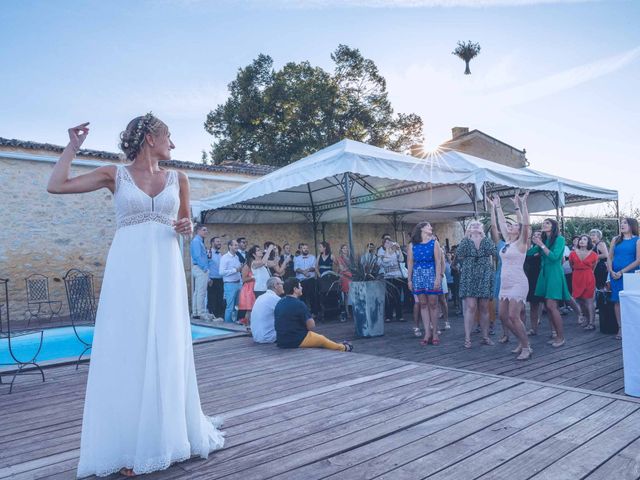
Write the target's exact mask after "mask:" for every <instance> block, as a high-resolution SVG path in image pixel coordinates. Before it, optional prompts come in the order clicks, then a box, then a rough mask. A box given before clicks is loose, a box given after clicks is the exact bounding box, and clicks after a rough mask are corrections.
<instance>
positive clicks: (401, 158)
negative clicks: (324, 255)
mask: <svg viewBox="0 0 640 480" xmlns="http://www.w3.org/2000/svg"><path fill="white" fill-rule="evenodd" d="M517 188H520V189H527V190H530V191H531V193H530V196H529V209H530V211H531V212H543V211H548V210H554V209H556V210H558V209H560V208H562V207H564V206H567V205H571V204H585V203H594V202H601V201H617V199H618V193H617V191H615V190H607V189H603V188H599V187H595V186H591V185H586V184H583V183H579V182H574V181H572V180H567V179H562V178H558V177H555V176H552V175H548V174H545V173H542V172H538V171H536V170H533V169H529V168H513V167H509V166H506V165H502V164H498V163H494V162H491V161H488V160H483V159H481V158H478V157H474V156H472V155H467V154H464V153H460V152H456V151H443V152H438V153H435V154H431V155H429V156H427V157H426V158H424V159H422V158H414V157H411V156H408V155H403V154H400V153H396V152H391V151H388V150H384V149H382V148H378V147H373V146H371V145H366V144H363V143H360V142H355V141H353V140H342V141H341V142H338V143H336V144H334V145H331V146H329V147H327V148H324V149H322V150H320V151H318V152H316V153H314V154H313V155H310V156H308V157H305V158H303V159H300V160H298V161H297V162H294V163H292V164H290V165H287V166H285V167H282V168H280V169H278V170H276V171H274V172H272V173H270V174H268V175H265V176H264V177H261V178H259V179H256V180H254V181H252V182H249V183H247V184H245V185H243V186H241V187H238V188H236V189H233V190H230V191H227V192H222V193H219V194H217V195H213V196H211V197H208V198H204V199H202V200H200V201H194V202H192V212H193V214H194V216H200V217H201V219H202V220H203V221H206V222H207V223H247V224H250V223H253V224H255V223H299V222H301V221H308V222H310V223H313V224H314V225H315V224H317V223H318V222H347V223H349V224H351V222H354V223H384V222H386V221H387V220H389V219H390V217H392V216H393V217H394V218H397V217H398V216H400V217H401V218H402V219H403V221H404V222H409V223H415V222H418V221H421V220H423V219H425V218H427V219H429V220H430V221H436V222H437V221H442V220H446V219H460V218H467V217H471V216H477V214H478V212H479V211H480V210H482V209H484V205H483V200H484V199H485V196H488V195H490V194H491V193H494V192H495V193H498V194H499V195H500V196H501V197H507V196H512V195H513V193H514V191H515V189H517ZM346 192H350V195H347V194H346ZM510 203H511V202H508V203H505V208H508V207H509V204H510ZM314 232H315V229H314ZM349 232H350V233H351V228H349ZM350 236H351V235H350Z"/></svg>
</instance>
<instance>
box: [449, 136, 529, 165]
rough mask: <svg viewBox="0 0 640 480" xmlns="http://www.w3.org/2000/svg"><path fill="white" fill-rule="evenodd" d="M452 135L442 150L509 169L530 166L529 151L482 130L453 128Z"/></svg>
mask: <svg viewBox="0 0 640 480" xmlns="http://www.w3.org/2000/svg"><path fill="white" fill-rule="evenodd" d="M451 134H452V135H451V140H447V141H446V142H445V143H443V144H442V145H441V148H445V149H450V150H456V151H458V152H463V153H468V154H469V155H473V156H474V157H479V158H484V159H485V160H491V161H492V162H496V163H501V164H503V165H508V166H509V167H514V168H522V167H527V166H529V161H528V160H527V157H526V154H527V151H526V150H525V149H524V148H523V149H522V150H519V149H517V148H515V147H512V146H511V145H509V144H507V143H504V142H503V141H501V140H498V139H497V138H494V137H492V136H491V135H487V134H486V133H484V132H481V131H480V130H471V131H469V129H468V128H467V127H453V128H452V129H451Z"/></svg>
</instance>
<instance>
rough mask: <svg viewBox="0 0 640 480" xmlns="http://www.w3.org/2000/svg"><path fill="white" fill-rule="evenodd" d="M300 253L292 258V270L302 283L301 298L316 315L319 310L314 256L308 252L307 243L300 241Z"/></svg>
mask: <svg viewBox="0 0 640 480" xmlns="http://www.w3.org/2000/svg"><path fill="white" fill-rule="evenodd" d="M299 247H300V255H297V256H296V257H294V259H293V270H294V271H295V272H296V278H297V279H298V280H300V282H301V283H302V287H303V288H302V292H303V293H302V298H301V300H302V301H303V302H305V303H307V304H308V305H309V308H310V310H311V314H312V315H314V316H315V315H317V314H318V311H319V306H318V294H317V290H316V288H317V286H316V257H315V256H314V255H311V254H310V253H309V245H307V244H306V243H301V244H300V245H299Z"/></svg>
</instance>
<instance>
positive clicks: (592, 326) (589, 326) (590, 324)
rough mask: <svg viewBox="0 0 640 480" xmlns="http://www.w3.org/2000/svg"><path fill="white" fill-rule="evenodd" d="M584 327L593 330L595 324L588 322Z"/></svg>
mask: <svg viewBox="0 0 640 480" xmlns="http://www.w3.org/2000/svg"><path fill="white" fill-rule="evenodd" d="M584 329H585V330H595V329H596V326H595V325H594V324H593V323H589V324H587V325H585V327H584Z"/></svg>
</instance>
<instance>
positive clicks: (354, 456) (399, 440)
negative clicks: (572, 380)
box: [275, 384, 560, 480]
mask: <svg viewBox="0 0 640 480" xmlns="http://www.w3.org/2000/svg"><path fill="white" fill-rule="evenodd" d="M490 389H491V386H488V387H486V388H485V390H489V391H490ZM559 393H560V392H553V391H552V390H549V389H541V388H538V387H535V386H533V385H527V384H519V385H517V386H515V387H513V388H510V389H507V390H502V391H500V392H496V393H493V394H491V395H488V396H484V397H482V398H480V401H475V402H471V403H467V404H465V405H462V406H460V407H458V408H454V409H451V410H449V411H448V412H445V413H443V414H442V415H440V416H438V417H435V418H433V419H430V420H429V421H427V422H423V423H420V424H418V425H415V426H413V427H411V428H408V429H405V430H403V431H401V432H396V433H394V434H393V435H389V436H386V437H382V438H379V439H372V440H371V441H370V442H368V443H365V444H364V445H362V446H359V447H356V448H353V449H349V450H346V451H345V452H342V453H339V454H337V455H332V456H330V457H328V458H326V459H322V460H319V461H316V462H314V463H310V464H308V465H305V466H303V467H299V468H296V469H294V470H289V471H288V472H286V473H283V474H281V475H278V476H276V477H275V478H278V479H292V480H293V479H299V478H314V477H315V478H325V477H327V476H328V475H332V474H338V475H336V477H339V478H360V477H358V475H357V472H356V471H355V470H354V469H352V470H349V471H345V470H347V469H349V468H351V467H355V466H356V465H360V464H365V463H367V464H368V465H371V466H372V467H373V464H371V463H370V462H379V463H381V461H384V460H383V459H382V456H383V455H387V456H390V457H392V458H393V459H394V461H401V458H400V457H399V456H398V454H399V455H402V454H403V452H405V451H406V450H407V448H410V445H411V444H412V443H413V442H415V441H417V440H420V439H422V438H424V437H427V436H428V435H432V434H434V433H436V432H439V431H441V430H444V429H445V428H449V427H451V426H452V425H456V424H459V423H461V422H463V421H465V420H467V419H469V418H471V417H473V416H476V415H479V414H481V413H483V412H488V411H493V410H494V409H495V408H497V407H501V406H502V405H504V404H505V403H507V402H509V401H511V400H514V399H520V398H522V397H524V396H525V395H527V396H528V395H531V396H533V398H535V399H537V400H538V401H544V400H546V399H548V398H550V396H552V395H553V394H559ZM369 473H370V474H371V475H374V474H375V473H376V471H375V470H374V469H372V470H371V471H370V472H369Z"/></svg>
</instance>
